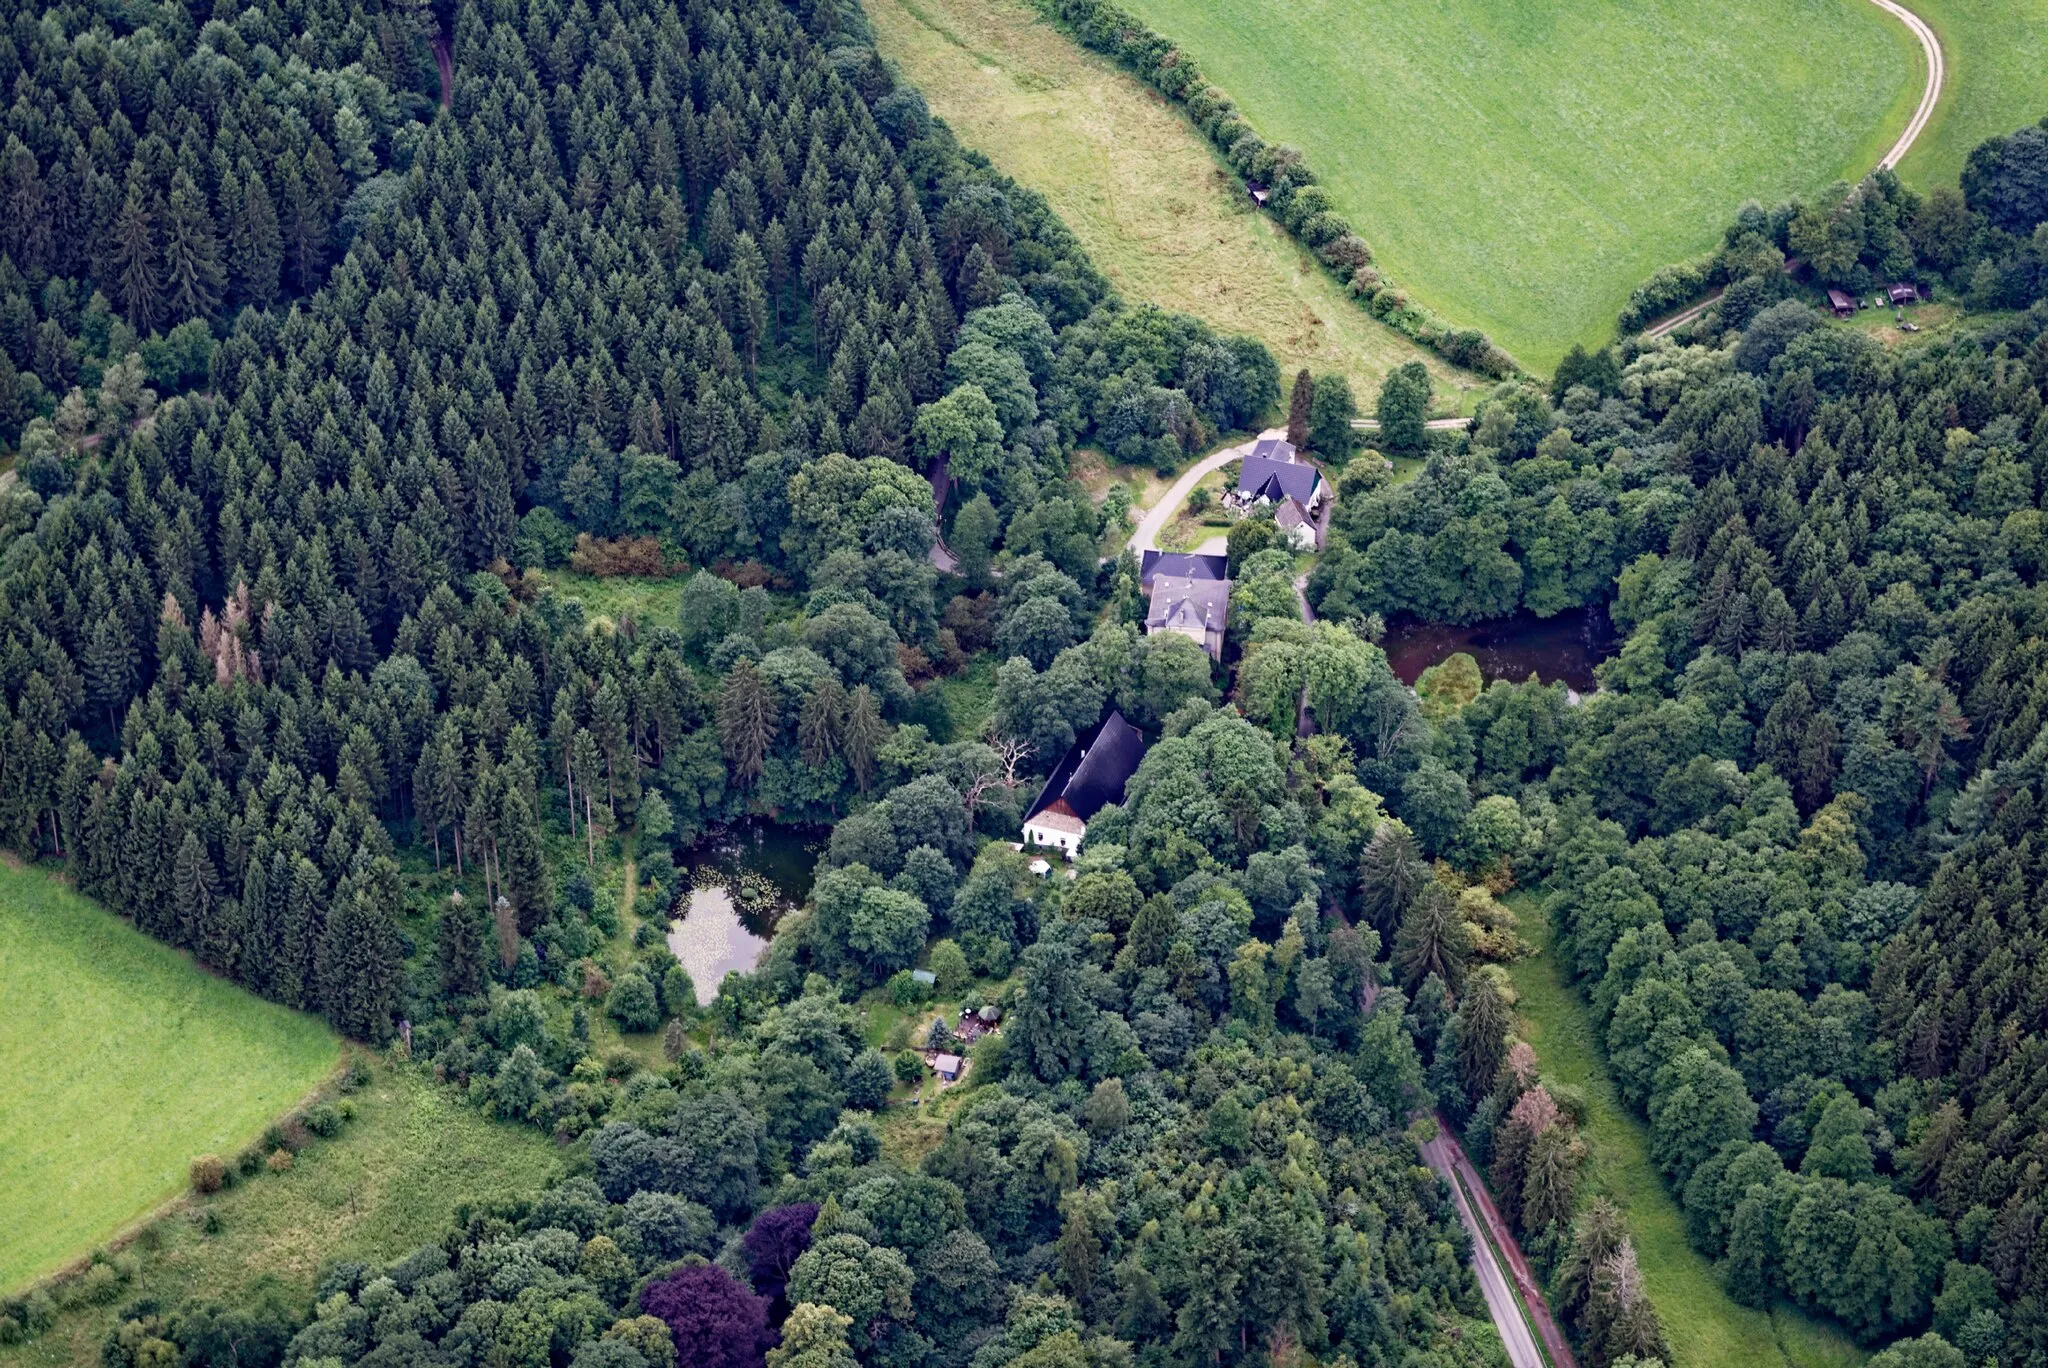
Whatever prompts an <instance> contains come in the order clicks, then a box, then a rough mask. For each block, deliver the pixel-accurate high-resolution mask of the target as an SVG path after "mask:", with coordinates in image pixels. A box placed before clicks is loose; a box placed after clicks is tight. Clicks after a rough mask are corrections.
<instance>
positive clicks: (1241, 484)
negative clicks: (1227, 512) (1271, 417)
mask: <svg viewBox="0 0 2048 1368" xmlns="http://www.w3.org/2000/svg"><path fill="white" fill-rule="evenodd" d="M1329 496H1330V491H1329V487H1328V486H1327V485H1325V484H1324V483H1323V472H1321V471H1320V470H1317V469H1316V468H1315V467H1314V466H1313V465H1310V464H1309V463H1308V462H1307V461H1304V460H1301V459H1300V458H1299V457H1297V456H1296V454H1295V451H1294V447H1293V446H1292V445H1291V444H1289V443H1287V442H1283V441H1281V440H1280V439H1279V438H1277V437H1261V438H1260V439H1259V440H1258V441H1256V442H1254V443H1253V444H1252V449H1251V451H1250V452H1249V453H1247V454H1246V456H1245V458H1244V463H1243V464H1242V465H1241V466H1240V467H1239V469H1238V475H1237V488H1236V490H1234V491H1233V492H1232V499H1233V501H1234V502H1235V503H1237V504H1239V505H1240V506H1246V505H1253V504H1277V503H1280V502H1281V501H1282V500H1285V499H1293V500H1294V501H1295V502H1296V503H1298V504H1300V505H1301V506H1302V509H1303V510H1304V511H1305V512H1307V513H1308V514H1309V515H1310V516H1311V517H1313V516H1314V515H1315V512H1316V510H1317V509H1319V508H1321V507H1322V506H1323V501H1324V500H1325V499H1327V498H1329Z"/></svg>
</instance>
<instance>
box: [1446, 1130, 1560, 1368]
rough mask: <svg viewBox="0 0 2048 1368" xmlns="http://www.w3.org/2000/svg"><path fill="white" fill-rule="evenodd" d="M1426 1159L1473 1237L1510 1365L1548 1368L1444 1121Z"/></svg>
mask: <svg viewBox="0 0 2048 1368" xmlns="http://www.w3.org/2000/svg"><path fill="white" fill-rule="evenodd" d="M1422 1157H1423V1159H1424V1160H1425V1161H1426V1162H1427V1163H1428V1164H1429V1166H1430V1168H1431V1169H1433V1170H1434V1171H1435V1172H1436V1174H1437V1176H1438V1177H1440V1178H1442V1179H1443V1180H1444V1181H1445V1182H1447V1183H1449V1184H1450V1185H1451V1200H1452V1201H1454V1202H1456V1203H1457V1204H1458V1219H1459V1220H1461V1221H1463V1222H1464V1223H1465V1233H1466V1234H1467V1235H1470V1236H1471V1237H1472V1271H1473V1273H1474V1274H1476V1275H1477V1276H1478V1278H1479V1292H1480V1295H1481V1296H1483V1297H1485V1298H1486V1310H1487V1312H1488V1314H1489V1315H1491V1316H1492V1317H1493V1328H1494V1329H1496V1330H1498V1331H1499V1332H1500V1341H1501V1343H1502V1344H1503V1345H1505V1346H1506V1347H1507V1351H1508V1362H1509V1363H1510V1364H1511V1365H1513V1368H1546V1365H1545V1364H1544V1362H1543V1353H1542V1351H1541V1350H1539V1349H1538V1348H1537V1347H1536V1337H1535V1336H1534V1335H1532V1334H1530V1333H1529V1323H1528V1322H1527V1321H1526V1320H1524V1319H1523V1318H1522V1308H1521V1307H1520V1306H1518V1305H1516V1303H1515V1293H1514V1289H1513V1288H1512V1287H1510V1286H1509V1285H1508V1278H1507V1274H1506V1273H1505V1272H1504V1271H1502V1269H1501V1266H1500V1260H1498V1259H1496V1258H1494V1256H1493V1246H1492V1245H1490V1244H1488V1243H1487V1240H1486V1231H1485V1229H1484V1228H1483V1227H1482V1226H1481V1225H1480V1223H1479V1216H1478V1215H1477V1213H1475V1212H1474V1211H1473V1210H1472V1204H1471V1202H1469V1201H1467V1200H1466V1197H1465V1185H1464V1184H1462V1183H1460V1182H1459V1181H1458V1165H1457V1160H1458V1159H1462V1158H1463V1157H1464V1152H1463V1151H1462V1150H1460V1149H1458V1142H1457V1141H1456V1140H1453V1139H1452V1138H1451V1133H1450V1131H1448V1130H1446V1129H1445V1128H1444V1124H1443V1122H1442V1121H1438V1122H1437V1129H1436V1139H1434V1140H1432V1141H1430V1142H1429V1143H1428V1144H1426V1145H1424V1146H1423V1147H1422ZM1560 1368H1562V1365H1560Z"/></svg>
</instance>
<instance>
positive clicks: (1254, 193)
mask: <svg viewBox="0 0 2048 1368" xmlns="http://www.w3.org/2000/svg"><path fill="white" fill-rule="evenodd" d="M1244 188H1245V190H1246V192H1247V193H1249V194H1250V195H1251V197H1252V203H1253V204H1256V205H1258V206H1259V208H1261V209H1263V208H1265V207H1266V203H1267V201H1269V200H1271V199H1272V198H1273V192H1272V191H1271V190H1268V189H1267V188H1266V187H1265V186H1263V185H1260V184H1259V183H1258V182H1257V181H1247V182H1245V187H1244Z"/></svg>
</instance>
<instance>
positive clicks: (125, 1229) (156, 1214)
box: [0, 1036, 361, 1297]
mask: <svg viewBox="0 0 2048 1368" xmlns="http://www.w3.org/2000/svg"><path fill="white" fill-rule="evenodd" d="M360 1048H361V1047H359V1046H357V1045H355V1043H354V1042H352V1041H350V1040H349V1039H348V1038H347V1037H346V1036H343V1037H341V1057H340V1058H339V1059H337V1060H335V1061H334V1067H333V1068H332V1069H329V1070H328V1071H327V1076H326V1077H325V1078H323V1079H321V1080H320V1081H319V1082H318V1083H315V1084H314V1085H313V1086H312V1087H311V1088H310V1089H308V1090H307V1091H306V1092H305V1093H304V1094H303V1095H302V1096H300V1098H299V1100H298V1101H296V1102H294V1103H292V1104H291V1105H290V1106H289V1107H286V1108H285V1109H284V1110H283V1111H281V1112H279V1113H278V1114H277V1115H276V1116H273V1117H272V1118H270V1120H268V1121H265V1122H264V1123H263V1124H262V1125H261V1126H259V1127H257V1128H256V1129H255V1130H254V1131H253V1132H251V1133H250V1140H249V1141H247V1142H245V1143H244V1144H243V1146H242V1148H244V1149H247V1148H248V1146H249V1144H251V1143H254V1141H255V1140H256V1139H260V1138H261V1137H262V1135H263V1132H264V1131H267V1130H269V1129H270V1128H271V1127H272V1126H274V1125H276V1124H277V1123H278V1122H279V1121H281V1120H283V1119H284V1118H285V1117H288V1116H296V1115H297V1114H298V1113H300V1112H302V1111H304V1110H305V1109H306V1108H308V1107H310V1106H312V1105H313V1104H314V1103H315V1102H316V1101H318V1100H319V1099H321V1098H322V1097H325V1096H328V1095H329V1094H330V1093H331V1092H332V1091H333V1090H334V1087H335V1084H336V1083H337V1082H339V1081H340V1079H341V1077H342V1074H343V1072H344V1071H345V1070H346V1069H347V1068H348V1067H349V1065H350V1063H351V1062H352V1061H353V1060H354V1059H355V1051H356V1050H358V1049H360ZM192 1157H193V1158H194V1159H197V1158H198V1157H199V1156H198V1155H196V1154H195V1155H193V1156H192ZM220 1158H221V1161H222V1162H223V1163H232V1162H233V1158H232V1156H229V1155H222V1156H220ZM265 1176H267V1177H271V1178H275V1177H281V1176H282V1175H280V1174H270V1175H264V1176H258V1177H255V1178H244V1179H241V1180H240V1181H241V1182H245V1183H246V1182H262V1181H264V1177H265ZM192 1196H193V1193H192V1184H191V1182H190V1180H189V1179H188V1180H187V1181H186V1182H184V1183H182V1184H180V1185H179V1186H178V1189H177V1190H176V1191H175V1192H173V1193H171V1194H170V1195H169V1196H167V1197H165V1198H164V1199H163V1200H162V1201H160V1202H158V1203H157V1204H156V1205H155V1206H153V1207H151V1208H150V1209H149V1210H147V1211H145V1212H143V1213H142V1214H141V1215H139V1216H136V1217H134V1218H133V1219H132V1220H130V1221H129V1222H128V1223H127V1224H125V1225H121V1226H117V1227H115V1228H114V1231H113V1233H112V1234H110V1235H108V1236H107V1237H106V1238H105V1239H104V1240H99V1241H96V1242H95V1243H94V1244H93V1246H92V1247H91V1248H90V1249H88V1250H86V1252H85V1253H83V1254H80V1255H78V1256H77V1257H76V1258H73V1259H71V1260H69V1261H68V1262H66V1263H64V1264H63V1265H62V1266H60V1267H57V1268H53V1269H51V1270H50V1271H49V1272H48V1273H45V1274H43V1275H42V1276H41V1277H39V1278H32V1279H30V1280H29V1281H28V1282H25V1283H22V1284H20V1285H19V1286H16V1287H12V1288H0V1293H4V1294H5V1295H7V1296H9V1297H19V1296H25V1295H26V1294H28V1293H30V1292H34V1291H37V1290H38V1289H46V1288H53V1287H55V1286H56V1285H57V1284H58V1283H61V1282H64V1281H65V1280H67V1279H69V1278H74V1277H76V1276H78V1275H79V1274H81V1273H83V1272H84V1271H85V1270H86V1269H88V1268H90V1267H92V1256H93V1255H94V1254H96V1253H98V1252H99V1251H101V1250H105V1251H106V1252H107V1253H109V1254H115V1253H119V1252H120V1251H121V1250H124V1249H126V1248H127V1247H128V1246H129V1245H132V1244H134V1243H135V1241H136V1239H137V1238H138V1237H139V1236H140V1235H141V1234H142V1232H143V1231H145V1230H147V1229H149V1228H150V1227H151V1226H153V1225H155V1224H156V1223H157V1222H159V1221H161V1220H163V1219H164V1218H165V1217H167V1216H169V1215H171V1214H172V1213H173V1212H175V1211H177V1210H179V1209H180V1208H182V1207H186V1206H189V1205H190V1204H191V1202H192Z"/></svg>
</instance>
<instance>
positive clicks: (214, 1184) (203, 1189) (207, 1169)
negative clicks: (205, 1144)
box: [191, 1154, 228, 1197]
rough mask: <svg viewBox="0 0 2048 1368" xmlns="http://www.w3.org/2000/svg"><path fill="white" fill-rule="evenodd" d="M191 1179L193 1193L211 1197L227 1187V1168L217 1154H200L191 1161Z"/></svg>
mask: <svg viewBox="0 0 2048 1368" xmlns="http://www.w3.org/2000/svg"><path fill="white" fill-rule="evenodd" d="M191 1179H192V1190H193V1191H194V1192H196V1193H198V1194H199V1195H200V1196H202V1197H207V1196H211V1195H212V1194H214V1193H216V1192H219V1191H220V1190H221V1189H222V1188H224V1187H226V1186H227V1185H228V1166H227V1165H226V1164H223V1163H222V1162H221V1161H220V1156H219V1155H217V1154H202V1155H200V1156H199V1157H198V1158H197V1159H194V1160H193V1161H192V1169H191Z"/></svg>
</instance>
